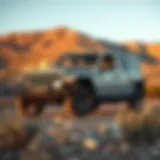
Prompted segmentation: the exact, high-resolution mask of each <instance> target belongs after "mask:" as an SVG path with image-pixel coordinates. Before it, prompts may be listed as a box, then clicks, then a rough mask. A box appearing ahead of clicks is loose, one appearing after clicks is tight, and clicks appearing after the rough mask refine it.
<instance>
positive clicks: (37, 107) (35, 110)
mask: <svg viewBox="0 0 160 160" xmlns="http://www.w3.org/2000/svg"><path fill="white" fill-rule="evenodd" d="M43 110H44V105H43V104H35V103H31V102H27V101H25V100H21V103H20V106H19V108H18V111H19V112H20V114H21V115H22V116H23V117H26V118H27V117H36V116H40V115H41V113H42V112H43Z"/></svg>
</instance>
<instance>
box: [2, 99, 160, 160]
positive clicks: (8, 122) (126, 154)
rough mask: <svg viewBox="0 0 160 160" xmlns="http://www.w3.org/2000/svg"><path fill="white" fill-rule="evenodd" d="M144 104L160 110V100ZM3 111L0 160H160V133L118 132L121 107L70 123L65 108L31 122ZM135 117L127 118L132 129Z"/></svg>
mask: <svg viewBox="0 0 160 160" xmlns="http://www.w3.org/2000/svg"><path fill="white" fill-rule="evenodd" d="M145 103H146V104H145V106H146V105H150V106H151V104H152V105H153V106H154V105H156V106H158V105H159V104H160V103H159V100H155V102H152V103H151V102H150V101H148V102H145ZM121 105H122V104H121ZM3 107H4V106H3V105H1V118H0V160H1V159H2V160H12V159H13V160H21V159H22V160H32V159H33V160H41V159H42V160H43V159H44V160H88V159H92V160H135V159H136V160H152V159H153V160H159V159H160V140H159V137H160V136H159V135H160V134H159V133H160V132H159V131H157V132H149V131H153V129H154V128H153V127H152V128H147V127H141V128H138V127H137V128H138V129H137V128H136V132H135V131H134V129H133V128H132V129H128V130H129V131H126V130H124V129H122V127H121V126H120V124H119V123H118V122H117V119H118V118H117V117H118V116H116V118H115V116H114V115H115V114H113V113H115V112H116V111H117V110H118V112H119V109H120V105H117V106H116V107H117V108H116V107H115V108H114V109H113V106H112V105H108V106H107V107H103V106H102V107H101V109H100V110H98V111H97V113H95V114H94V115H91V116H87V117H85V118H83V119H71V118H69V117H68V116H67V115H66V114H65V111H64V110H63V108H62V109H59V108H57V109H53V108H51V107H48V109H46V111H45V113H44V114H43V115H42V116H41V117H39V118H38V119H30V120H26V119H23V118H22V117H20V116H19V115H18V114H17V113H16V112H15V111H16V110H15V105H10V106H9V107H8V108H5V109H4V108H3ZM159 107H160V106H158V107H157V108H159ZM111 108H112V109H111ZM157 111H158V110H157ZM157 111H156V113H158V112H157ZM137 114H138V113H136V114H134V115H132V114H130V115H132V116H130V117H132V122H130V125H131V124H133V125H131V126H135V124H136V120H137V119H138V118H139V117H137ZM158 114H160V112H159V113H158ZM105 115H106V116H105ZM120 115H121V116H122V117H123V119H126V120H127V118H129V117H127V116H128V115H129V113H128V114H126V113H125V114H124V113H121V114H120ZM156 116H157V114H156V115H155V116H154V117H156ZM158 121H159V119H156V122H158ZM153 122H154V121H153ZM138 124H139V123H138ZM136 125H137V124H136ZM128 128H129V127H128ZM144 129H145V131H144ZM137 130H138V131H137ZM124 131H125V132H124ZM127 136H128V137H129V138H128V137H127ZM18 140H19V142H18ZM20 142H23V143H20ZM133 142H135V143H133ZM15 144H16V145H15Z"/></svg>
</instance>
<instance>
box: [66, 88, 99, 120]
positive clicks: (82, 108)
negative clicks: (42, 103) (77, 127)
mask: <svg viewBox="0 0 160 160" xmlns="http://www.w3.org/2000/svg"><path fill="white" fill-rule="evenodd" d="M64 106H65V108H66V109H67V112H68V113H69V114H70V115H71V116H74V117H82V116H86V115H87V114H89V113H91V112H92V111H94V110H95V109H96V108H97V106H98V103H97V102H96V98H95V95H94V92H93V91H92V89H90V88H88V87H86V86H83V85H76V86H75V87H74V88H72V89H70V91H68V93H67V95H66V96H65V100H64Z"/></svg>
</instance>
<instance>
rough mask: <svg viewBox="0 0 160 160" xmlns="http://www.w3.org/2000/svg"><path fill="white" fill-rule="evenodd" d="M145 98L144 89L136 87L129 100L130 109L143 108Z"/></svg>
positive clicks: (137, 109)
mask: <svg viewBox="0 0 160 160" xmlns="http://www.w3.org/2000/svg"><path fill="white" fill-rule="evenodd" d="M143 99H144V89H143V88H140V87H136V88H135V91H134V93H133V95H132V96H131V98H129V100H128V105H129V109H131V110H135V111H139V110H140V109H141V108H142V101H143Z"/></svg>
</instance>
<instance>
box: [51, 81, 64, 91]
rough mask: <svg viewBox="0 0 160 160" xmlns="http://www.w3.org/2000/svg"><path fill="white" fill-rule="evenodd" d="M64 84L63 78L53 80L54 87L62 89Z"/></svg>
mask: <svg viewBox="0 0 160 160" xmlns="http://www.w3.org/2000/svg"><path fill="white" fill-rule="evenodd" d="M62 85H63V81H62V80H56V81H53V82H52V87H53V88H54V89H60V88H61V87H62Z"/></svg>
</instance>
